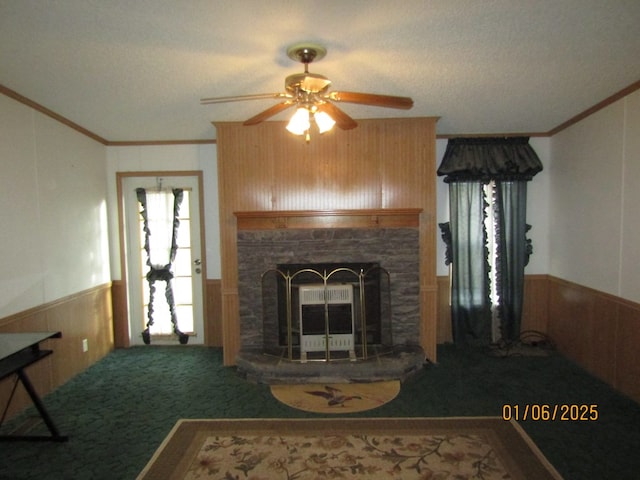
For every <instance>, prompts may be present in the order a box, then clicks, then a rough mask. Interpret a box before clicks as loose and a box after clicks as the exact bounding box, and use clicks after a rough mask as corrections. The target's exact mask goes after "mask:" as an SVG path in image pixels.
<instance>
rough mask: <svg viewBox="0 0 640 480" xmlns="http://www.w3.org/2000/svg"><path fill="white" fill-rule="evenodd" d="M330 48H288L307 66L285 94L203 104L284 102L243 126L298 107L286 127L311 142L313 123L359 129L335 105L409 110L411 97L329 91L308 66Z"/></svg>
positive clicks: (287, 82)
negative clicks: (347, 104) (310, 133)
mask: <svg viewBox="0 0 640 480" xmlns="http://www.w3.org/2000/svg"><path fill="white" fill-rule="evenodd" d="M326 54H327V49H326V48H325V47H323V46H322V45H318V44H315V43H298V44H295V45H292V46H290V47H289V48H288V49H287V56H288V57H289V58H291V59H292V60H296V61H298V62H300V63H302V64H304V72H303V73H295V74H293V75H289V76H288V77H287V78H286V79H285V82H284V86H285V91H284V92H280V93H264V94H254V95H240V96H233V97H214V98H203V99H201V100H200V103H201V104H202V105H208V104H213V103H225V102H237V101H243V100H260V99H266V98H274V99H281V100H282V101H281V102H280V103H277V104H275V105H273V106H272V107H269V108H267V109H266V110H264V111H263V112H260V113H258V114H257V115H255V116H253V117H251V118H249V119H248V120H246V121H245V122H244V123H243V124H244V125H256V124H258V123H260V122H263V121H264V120H267V119H268V118H270V117H273V116H274V115H277V114H278V113H280V112H282V111H284V110H286V109H288V108H290V107H294V106H295V107H296V113H295V114H294V115H293V117H292V118H291V121H290V122H289V124H288V125H287V130H289V131H290V132H292V133H294V134H296V135H305V136H306V140H307V141H309V138H310V135H309V129H310V127H311V122H312V121H313V122H315V123H316V125H317V127H318V130H319V131H320V133H324V132H326V131H328V130H331V128H333V126H334V125H337V126H338V127H339V128H341V129H343V130H349V129H352V128H355V127H357V126H358V124H357V122H356V121H355V120H354V119H353V118H351V117H350V116H349V115H347V114H346V113H345V112H344V111H343V110H341V109H340V108H338V107H337V106H335V105H334V103H333V102H344V103H357V104H360V105H372V106H375V107H385V108H401V109H405V110H407V109H410V108H411V107H412V106H413V100H412V99H411V98H409V97H396V96H391V95H378V94H373V93H359V92H330V91H329V86H330V85H331V80H329V79H328V78H327V77H325V76H324V75H319V74H317V73H311V72H309V64H310V63H311V62H313V61H317V60H320V59H322V58H323V57H324V56H325V55H326Z"/></svg>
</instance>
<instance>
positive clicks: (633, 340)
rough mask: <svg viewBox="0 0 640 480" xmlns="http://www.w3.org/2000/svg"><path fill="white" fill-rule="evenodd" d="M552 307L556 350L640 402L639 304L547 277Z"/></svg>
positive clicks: (550, 322)
mask: <svg viewBox="0 0 640 480" xmlns="http://www.w3.org/2000/svg"><path fill="white" fill-rule="evenodd" d="M548 308H549V318H548V333H549V335H550V337H551V338H552V339H553V340H554V341H555V342H556V345H557V347H558V350H559V351H560V352H561V353H563V354H564V355H566V356H567V357H568V358H570V359H572V360H574V361H575V362H576V363H578V364H579V365H581V366H582V367H583V368H585V369H586V370H587V371H589V372H590V373H592V374H593V375H595V376H597V377H598V378H600V379H602V380H604V381H605V382H607V383H609V384H610V385H612V386H613V387H614V388H616V389H618V390H619V391H621V392H622V393H624V394H626V395H629V396H630V397H631V398H633V399H634V400H636V401H638V402H640V381H639V380H640V366H639V364H638V353H637V352H638V345H640V305H639V304H637V303H634V302H630V301H628V300H624V299H621V298H619V297H616V296H613V295H609V294H607V293H603V292H599V291H596V290H593V289H590V288H587V287H583V286H581V285H578V284H575V283H572V282H567V281H565V280H561V279H559V278H555V277H549V307H548Z"/></svg>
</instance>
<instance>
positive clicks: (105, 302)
mask: <svg viewBox="0 0 640 480" xmlns="http://www.w3.org/2000/svg"><path fill="white" fill-rule="evenodd" d="M29 331H61V332H62V338H59V339H51V340H47V341H46V342H44V343H43V347H44V348H48V349H52V350H53V351H54V353H53V355H50V356H49V357H47V358H45V359H44V360H42V361H40V362H38V363H36V364H34V365H32V366H30V367H29V368H28V370H27V371H28V375H29V378H30V379H31V381H32V383H33V385H34V387H35V389H36V391H37V392H38V393H39V394H40V395H46V394H47V393H49V392H51V391H52V390H53V389H55V388H57V387H59V386H60V385H62V384H63V383H65V382H66V381H68V380H69V379H70V378H72V377H73V376H75V375H77V374H78V373H80V372H82V371H83V370H85V369H86V368H87V367H89V366H91V365H93V364H94V363H95V362H97V361H98V360H100V359H101V358H103V357H104V356H105V355H106V354H107V353H109V352H110V351H111V350H113V348H114V336H113V315H112V299H111V284H105V285H100V286H98V287H95V288H91V289H88V290H84V291H82V292H78V293H76V294H73V295H69V296H67V297H64V298H61V299H59V300H56V301H55V302H51V303H48V304H45V305H41V306H38V307H34V308H31V309H29V310H26V311H24V312H20V313H17V314H14V315H11V316H9V317H5V318H2V319H0V332H14V333H17V332H29ZM85 338H86V339H87V341H88V344H89V350H88V351H87V352H83V351H82V340H83V339H85ZM13 384H14V378H11V377H10V378H6V379H5V380H4V381H2V382H0V399H2V400H3V403H2V405H4V400H6V399H8V398H9V395H10V391H11V388H12V387H13ZM30 405H31V400H30V399H29V397H28V395H27V393H26V391H24V388H23V387H22V386H20V388H19V389H18V390H17V393H16V396H15V397H14V399H13V401H12V402H11V406H10V409H9V412H8V415H9V416H11V415H13V414H15V413H17V412H19V411H22V410H23V409H24V408H25V407H27V406H30Z"/></svg>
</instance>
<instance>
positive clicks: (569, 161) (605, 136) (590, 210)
mask: <svg viewBox="0 0 640 480" xmlns="http://www.w3.org/2000/svg"><path fill="white" fill-rule="evenodd" d="M551 155H552V157H553V165H552V168H551V175H550V176H551V183H550V187H551V188H550V197H551V205H552V208H551V209H550V216H549V218H550V232H551V235H550V238H551V245H550V255H549V273H550V274H551V275H554V276H556V277H559V278H562V279H565V280H569V281H572V282H576V283H579V284H581V285H584V286H587V287H591V288H594V289H596V290H600V291H603V292H606V293H610V294H612V295H617V296H620V297H622V298H626V299H628V300H631V301H635V302H640V213H639V210H638V208H639V206H640V190H639V189H638V186H639V185H640V91H636V92H635V93H633V94H631V95H629V96H627V97H625V98H623V99H621V100H619V101H617V102H616V103H614V104H612V105H609V106H608V107H606V108H604V109H602V110H600V111H598V112H596V113H595V114H593V115H591V116H589V117H587V118H586V119H584V120H582V121H581V122H579V123H577V124H576V125H573V126H572V127H570V128H568V129H566V130H564V131H562V132H560V133H559V134H557V135H555V136H554V137H553V138H552V139H551Z"/></svg>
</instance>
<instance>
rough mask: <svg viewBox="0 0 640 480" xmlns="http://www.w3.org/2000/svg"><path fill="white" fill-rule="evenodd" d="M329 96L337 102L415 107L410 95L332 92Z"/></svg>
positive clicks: (403, 107) (388, 106)
mask: <svg viewBox="0 0 640 480" xmlns="http://www.w3.org/2000/svg"><path fill="white" fill-rule="evenodd" d="M327 97H328V98H330V99H331V100H334V101H336V102H347V103H359V104H361V105H373V106H375V107H387V108H402V109H405V110H408V109H410V108H411V107H413V100H412V99H411V98H409V97H395V96H392V95H377V94H375V93H358V92H331V93H329V94H328V95H327Z"/></svg>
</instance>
